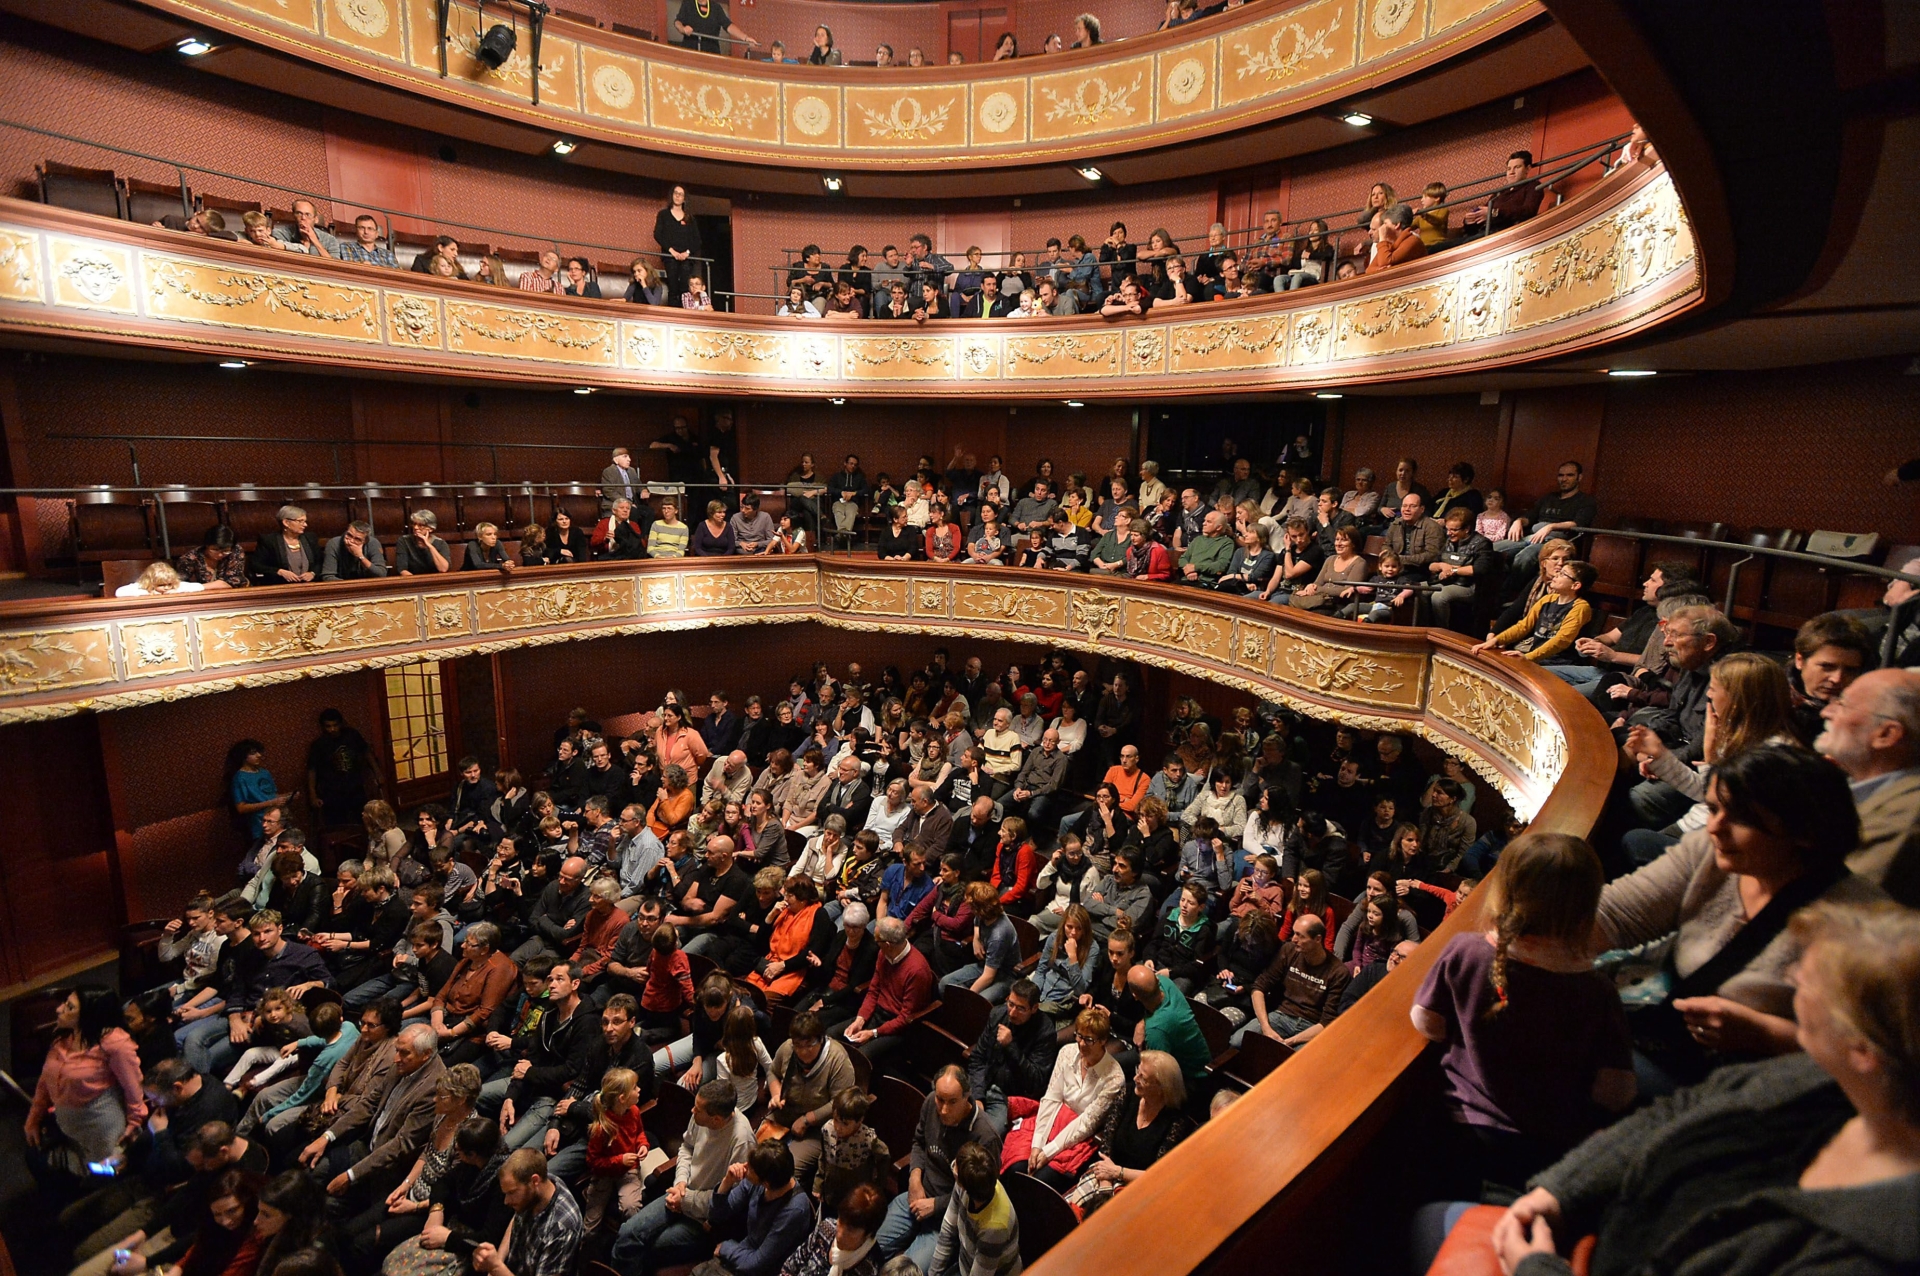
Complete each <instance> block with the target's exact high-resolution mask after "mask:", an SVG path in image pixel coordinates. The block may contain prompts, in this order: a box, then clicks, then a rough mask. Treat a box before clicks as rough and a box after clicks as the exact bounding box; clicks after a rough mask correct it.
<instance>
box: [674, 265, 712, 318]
mask: <svg viewBox="0 0 1920 1276" xmlns="http://www.w3.org/2000/svg"><path fill="white" fill-rule="evenodd" d="M680 308H681V309H682V310H712V309H713V298H712V297H710V296H709V295H708V294H707V281H706V279H705V278H703V277H702V276H701V275H699V274H697V273H696V274H691V275H688V276H687V290H686V291H685V292H683V293H681V294H680Z"/></svg>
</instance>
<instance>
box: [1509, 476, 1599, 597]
mask: <svg viewBox="0 0 1920 1276" xmlns="http://www.w3.org/2000/svg"><path fill="white" fill-rule="evenodd" d="M1585 478H1586V467H1585V466H1583V465H1581V464H1580V462H1578V461H1562V462H1561V463H1560V468H1559V470H1558V471H1556V472H1555V474H1554V484H1555V490H1554V491H1553V492H1551V493H1549V494H1548V495H1546V496H1543V497H1541V498H1540V499H1539V500H1537V501H1535V502H1534V503H1533V508H1532V509H1531V510H1530V511H1528V512H1527V514H1526V516H1525V517H1524V518H1515V519H1514V520H1513V522H1512V524H1511V525H1510V526H1509V527H1508V528H1507V535H1506V539H1504V540H1501V541H1498V542H1496V545H1495V547H1496V548H1497V549H1498V550H1499V551H1500V552H1501V553H1502V554H1506V555H1508V556H1510V557H1512V559H1513V560H1514V570H1515V571H1516V572H1519V573H1521V574H1522V575H1524V574H1525V573H1526V572H1527V571H1529V570H1530V569H1531V568H1532V566H1533V562H1534V560H1535V559H1537V558H1539V557H1540V554H1541V551H1542V550H1544V549H1545V548H1546V542H1547V541H1548V540H1551V539H1554V538H1558V539H1562V540H1572V539H1573V537H1574V535H1575V529H1577V528H1582V527H1592V526H1593V525H1594V523H1595V522H1596V521H1597V520H1598V519H1599V517H1600V505H1599V503H1598V502H1597V501H1595V500H1594V499H1593V497H1592V496H1590V495H1588V494H1587V493H1586V492H1584V491H1582V490H1581V486H1580V485H1581V483H1582V482H1584V481H1585Z"/></svg>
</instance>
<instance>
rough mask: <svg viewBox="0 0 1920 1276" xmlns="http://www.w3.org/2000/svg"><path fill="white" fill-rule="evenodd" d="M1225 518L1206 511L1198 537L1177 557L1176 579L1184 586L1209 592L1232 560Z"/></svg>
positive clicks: (1229, 537)
mask: <svg viewBox="0 0 1920 1276" xmlns="http://www.w3.org/2000/svg"><path fill="white" fill-rule="evenodd" d="M1230 526H1231V524H1230V523H1229V522H1228V520H1227V516H1226V515H1224V514H1222V513H1220V512H1219V511H1218V510H1209V511H1208V512H1207V515H1206V517H1205V519H1204V520H1202V522H1201V528H1200V535H1198V536H1196V537H1194V538H1193V540H1192V541H1191V542H1190V543H1189V544H1188V545H1187V547H1186V549H1185V550H1184V551H1183V552H1182V553H1181V555H1180V576H1181V578H1182V580H1183V582H1184V583H1186V584H1189V585H1197V586H1199V587H1201V588H1202V589H1212V588H1214V587H1215V586H1216V585H1217V584H1218V583H1219V581H1220V577H1221V576H1222V575H1224V574H1225V573H1226V571H1227V568H1228V566H1229V565H1230V564H1231V563H1232V561H1233V538H1232V537H1231V536H1229V535H1228V534H1227V533H1228V530H1229V528H1230Z"/></svg>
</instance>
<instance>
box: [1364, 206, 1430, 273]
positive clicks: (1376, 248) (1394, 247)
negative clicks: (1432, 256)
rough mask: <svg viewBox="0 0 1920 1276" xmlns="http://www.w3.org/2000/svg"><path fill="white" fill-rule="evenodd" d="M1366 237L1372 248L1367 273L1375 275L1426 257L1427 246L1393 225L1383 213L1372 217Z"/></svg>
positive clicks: (1406, 231)
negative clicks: (1368, 238) (1371, 243)
mask: <svg viewBox="0 0 1920 1276" xmlns="http://www.w3.org/2000/svg"><path fill="white" fill-rule="evenodd" d="M1368 235H1369V237H1370V238H1371V239H1372V241H1373V248H1372V251H1371V253H1370V254H1369V256H1368V258H1367V273H1368V274H1370V275H1372V274H1377V273H1379V272H1380V271H1383V270H1387V269H1390V268H1391V267H1394V266H1403V265H1405V264H1406V263H1407V262H1410V261H1417V260H1419V259H1420V258H1422V257H1424V256H1426V255H1427V245H1426V242H1425V241H1424V240H1422V239H1421V238H1420V236H1419V235H1417V234H1415V233H1414V232H1413V231H1411V230H1406V229H1403V228H1402V227H1400V226H1399V225H1397V224H1395V223H1394V221H1393V220H1392V219H1391V218H1389V217H1388V216H1387V215H1386V214H1384V213H1375V214H1374V215H1373V222H1372V225H1371V226H1370V227H1369V228H1368Z"/></svg>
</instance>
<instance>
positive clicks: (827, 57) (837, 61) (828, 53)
mask: <svg viewBox="0 0 1920 1276" xmlns="http://www.w3.org/2000/svg"><path fill="white" fill-rule="evenodd" d="M807 63H808V65H810V66H840V65H842V64H843V59H842V58H841V57H840V50H838V49H836V48H834V47H833V28H832V27H815V28H814V29H813V52H811V53H809V54H807Z"/></svg>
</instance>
